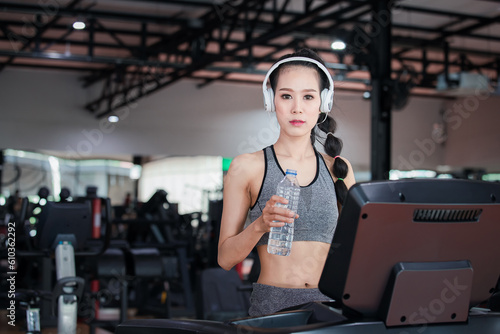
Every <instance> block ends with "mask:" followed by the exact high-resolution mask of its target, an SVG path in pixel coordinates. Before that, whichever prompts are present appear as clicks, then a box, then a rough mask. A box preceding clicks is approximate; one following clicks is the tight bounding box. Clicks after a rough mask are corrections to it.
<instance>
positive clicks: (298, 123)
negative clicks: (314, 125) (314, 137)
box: [290, 119, 305, 126]
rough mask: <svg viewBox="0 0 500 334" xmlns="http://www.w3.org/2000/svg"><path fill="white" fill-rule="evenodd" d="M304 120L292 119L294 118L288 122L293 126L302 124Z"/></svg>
mask: <svg viewBox="0 0 500 334" xmlns="http://www.w3.org/2000/svg"><path fill="white" fill-rule="evenodd" d="M304 123H305V122H304V121H301V120H300V119H294V120H291V121H290V124H292V125H293V126H301V125H302V124H304Z"/></svg>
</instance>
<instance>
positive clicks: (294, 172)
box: [286, 169, 297, 175]
mask: <svg viewBox="0 0 500 334" xmlns="http://www.w3.org/2000/svg"><path fill="white" fill-rule="evenodd" d="M286 173H287V174H290V175H297V171H296V170H294V169H287V170H286Z"/></svg>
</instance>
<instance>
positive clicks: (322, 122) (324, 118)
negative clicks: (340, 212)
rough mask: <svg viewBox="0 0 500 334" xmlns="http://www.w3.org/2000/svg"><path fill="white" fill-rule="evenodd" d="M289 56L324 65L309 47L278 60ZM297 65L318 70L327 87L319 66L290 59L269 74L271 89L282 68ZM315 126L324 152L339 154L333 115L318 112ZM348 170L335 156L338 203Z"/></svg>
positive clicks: (344, 191)
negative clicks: (319, 134)
mask: <svg viewBox="0 0 500 334" xmlns="http://www.w3.org/2000/svg"><path fill="white" fill-rule="evenodd" d="M290 57H307V58H311V59H314V60H317V61H318V62H320V63H321V64H323V65H325V62H324V61H323V59H321V57H320V56H319V55H318V54H317V53H316V52H314V51H313V50H311V49H300V50H298V51H297V52H294V53H291V54H287V55H285V56H283V57H281V58H280V59H279V60H283V59H286V58H290ZM279 60H278V61H279ZM297 65H299V66H304V67H309V68H313V69H315V70H316V71H318V73H319V76H320V89H321V91H322V90H323V89H328V85H329V82H328V78H327V77H326V74H325V73H324V72H323V71H322V70H321V69H320V68H318V66H317V65H316V64H314V63H311V62H307V61H291V62H288V63H283V64H281V65H280V66H279V67H278V68H277V69H276V70H275V71H273V73H271V75H270V76H269V81H270V83H271V88H272V89H273V91H276V85H277V83H278V77H279V75H280V73H281V71H283V69H284V68H287V67H289V66H297ZM317 126H318V128H319V129H320V130H321V131H323V132H324V133H325V134H326V138H325V141H324V143H322V145H323V148H324V151H325V153H326V154H328V155H329V156H331V157H336V156H338V155H340V152H341V151H342V140H341V139H340V138H338V137H336V136H335V135H334V134H335V130H336V129H337V122H336V121H335V119H333V117H331V116H329V115H328V114H323V113H321V114H319V117H318V124H317ZM318 142H320V141H318ZM311 143H312V145H313V146H314V144H315V143H316V132H315V128H313V129H312V130H311ZM320 143H321V142H320ZM348 170H349V167H348V166H347V163H346V162H345V161H344V159H342V158H340V157H337V158H335V160H334V162H333V168H332V171H333V175H335V177H337V182H335V194H336V195H337V200H338V202H339V203H340V205H343V204H344V199H345V197H346V195H347V186H346V185H345V183H344V180H343V179H344V178H345V177H346V176H347V172H348Z"/></svg>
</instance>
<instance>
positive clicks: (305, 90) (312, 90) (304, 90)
mask: <svg viewBox="0 0 500 334" xmlns="http://www.w3.org/2000/svg"><path fill="white" fill-rule="evenodd" d="M282 90H284V91H289V92H293V91H294V90H293V89H291V88H286V87H285V88H280V89H278V91H282ZM301 92H317V90H316V89H313V88H311V89H303V90H301Z"/></svg>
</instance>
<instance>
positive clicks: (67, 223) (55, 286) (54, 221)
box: [16, 198, 111, 333]
mask: <svg viewBox="0 0 500 334" xmlns="http://www.w3.org/2000/svg"><path fill="white" fill-rule="evenodd" d="M98 200H99V201H100V202H101V204H102V206H103V207H104V210H103V212H104V217H103V219H102V220H101V221H102V222H104V224H103V225H102V230H103V231H104V235H103V236H101V238H99V239H92V238H91V232H92V216H93V213H92V207H91V201H90V199H86V198H82V199H80V200H79V202H67V203H56V202H47V203H46V204H45V205H43V206H42V207H41V211H40V214H39V215H37V220H38V221H37V222H36V224H35V226H36V232H37V234H36V236H34V237H32V238H31V239H32V240H30V236H28V235H24V236H23V237H24V238H25V240H24V245H25V246H26V247H25V249H19V250H18V251H17V254H16V255H17V256H18V257H19V258H20V259H23V258H33V259H39V260H40V261H41V267H42V268H41V286H40V289H39V291H41V292H40V293H42V294H45V295H47V294H49V295H51V302H50V301H47V300H46V299H41V300H40V303H41V307H40V313H36V312H35V313H33V312H29V310H28V312H27V322H28V323H37V324H42V326H44V325H47V326H52V325H53V324H52V321H51V319H57V328H58V332H59V333H76V324H77V312H78V302H79V301H80V299H81V297H82V294H83V291H84V286H85V280H84V279H83V278H82V277H78V276H77V275H76V266H75V257H96V256H98V255H101V254H103V253H104V252H105V251H106V249H107V248H108V246H109V242H110V232H111V229H110V224H109V213H110V203H109V199H98ZM31 209H32V208H30V209H29V202H28V200H27V198H25V199H23V204H22V211H21V219H20V223H19V227H20V228H19V231H22V230H23V229H24V226H23V224H24V221H25V220H26V217H27V215H29V211H31ZM53 258H54V259H55V272H56V277H55V279H56V280H55V281H54V279H53V268H54V265H53V263H52V261H53ZM35 290H37V289H35ZM22 292H23V294H24V295H25V296H28V297H29V296H30V293H29V291H22ZM35 295H36V294H33V293H31V296H35ZM28 304H29V302H28ZM56 309H57V312H56ZM55 314H57V316H56V317H55ZM38 316H40V319H34V318H31V317H38ZM44 322H45V323H44Z"/></svg>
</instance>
